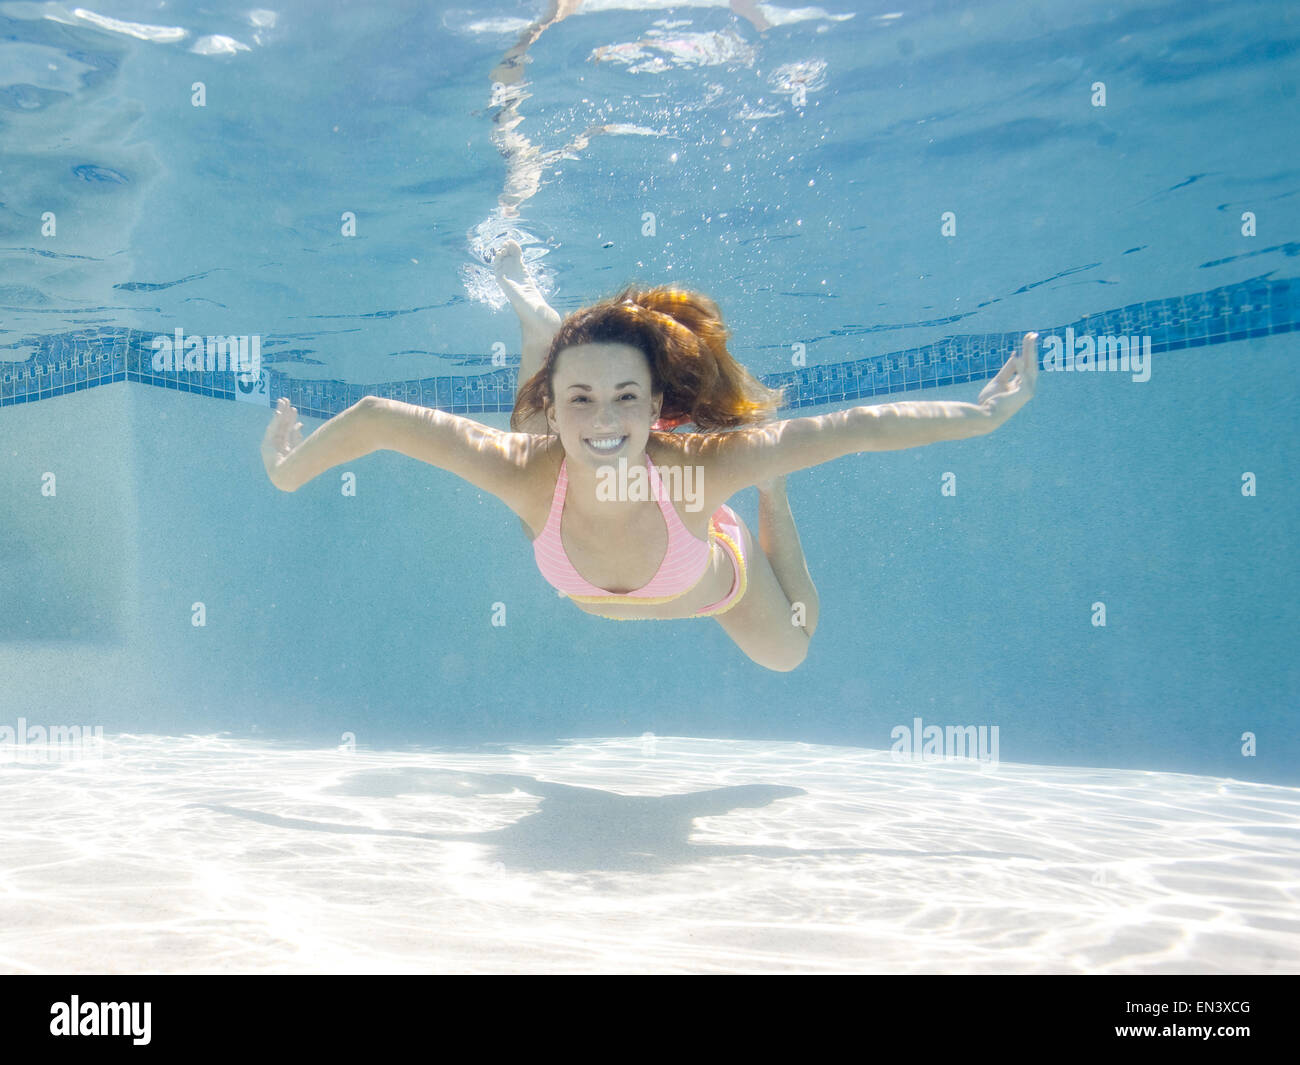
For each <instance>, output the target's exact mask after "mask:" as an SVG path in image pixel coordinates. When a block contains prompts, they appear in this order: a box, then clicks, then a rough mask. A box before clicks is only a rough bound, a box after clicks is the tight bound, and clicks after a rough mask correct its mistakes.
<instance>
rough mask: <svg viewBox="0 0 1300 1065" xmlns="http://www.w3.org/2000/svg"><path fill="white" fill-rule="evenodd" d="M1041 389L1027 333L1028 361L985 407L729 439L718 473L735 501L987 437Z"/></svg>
mask: <svg viewBox="0 0 1300 1065" xmlns="http://www.w3.org/2000/svg"><path fill="white" fill-rule="evenodd" d="M1037 383H1038V334H1037V333H1026V334H1025V338H1024V340H1023V342H1022V343H1021V348H1020V354H1019V355H1018V356H1012V357H1011V358H1010V359H1008V360H1007V361H1006V364H1005V365H1004V366H1003V367H1002V369H1001V370H999V371H998V375H997V376H996V377H994V378H993V380H991V381H990V382H989V383H988V384H987V385H985V386H984V388H983V390H982V391H981V392H980V395H979V402H978V403H951V402H942V401H928V402H927V401H907V402H903V403H884V404H878V405H873V406H866V407H850V408H849V409H848V410H841V411H835V412H834V413H832V414H823V415H820V416H819V417H815V418H791V419H789V420H788V421H780V422H776V423H774V424H773V425H770V426H764V427H762V428H757V429H748V430H744V431H741V432H735V433H725V434H722V436H721V437H719V438H717V444H716V447H715V449H714V455H713V461H712V462H711V463H710V473H711V474H714V475H715V476H718V477H720V478H721V480H722V481H723V483H724V484H725V489H724V490H725V491H726V494H727V495H730V494H732V493H734V492H738V491H740V490H741V489H742V488H745V487H748V486H749V485H752V484H758V483H760V482H762V481H766V480H770V479H771V478H773V477H781V476H783V475H785V474H787V473H793V472H794V471H795V470H802V469H807V468H808V467H809V466H818V465H820V464H821V463H823V462H830V461H832V460H833V459H837V458H840V457H841V456H843V455H851V454H854V453H856V452H859V451H897V450H899V449H901V448H907V447H920V446H921V445H922V444H933V443H936V442H938V441H940V440H965V439H967V438H968V437H972V436H982V435H983V434H984V433H991V432H992V431H993V430H994V429H996V428H997V427H998V426H1000V425H1001V424H1002V423H1003V422H1005V421H1006V420H1007V419H1008V418H1010V417H1011V416H1012V415H1013V414H1015V412H1016V411H1018V410H1019V409H1020V408H1021V407H1023V406H1024V405H1025V404H1026V403H1028V402H1029V400H1030V399H1032V398H1033V395H1034V390H1035V388H1036V387H1037ZM715 483H716V482H715ZM719 487H722V485H720V486H719Z"/></svg>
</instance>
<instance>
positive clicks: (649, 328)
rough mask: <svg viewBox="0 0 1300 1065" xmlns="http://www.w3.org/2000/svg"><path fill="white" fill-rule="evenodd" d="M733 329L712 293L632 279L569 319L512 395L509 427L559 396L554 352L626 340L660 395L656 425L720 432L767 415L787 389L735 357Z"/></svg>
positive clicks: (515, 426)
mask: <svg viewBox="0 0 1300 1065" xmlns="http://www.w3.org/2000/svg"><path fill="white" fill-rule="evenodd" d="M730 336H731V333H730V331H729V330H728V329H727V327H726V326H725V325H724V324H723V322H722V313H721V311H720V310H719V309H718V305H717V304H716V303H714V302H713V300H711V299H709V297H708V296H704V295H701V294H699V293H698V292H691V291H689V290H687V289H682V288H677V287H676V286H673V285H658V286H655V287H654V288H640V287H638V286H636V285H629V286H627V287H626V288H624V289H623V290H622V291H621V292H619V293H618V294H617V295H615V296H612V297H610V298H609V299H605V300H601V301H600V302H599V303H595V304H593V305H591V306H590V307H584V308H583V309H582V310H579V311H575V312H574V313H573V314H571V315H569V316H568V317H567V318H565V319H564V321H563V322H562V323H561V324H560V331H559V332H558V333H556V334H555V339H554V340H552V341H551V347H550V350H549V351H547V353H546V358H545V359H544V360H543V362H542V366H541V369H539V370H538V371H537V372H536V373H535V374H533V376H532V377H530V378H529V379H528V380H527V381H526V382H525V383H524V386H523V387H522V388H521V389H520V390H519V393H518V395H517V396H516V397H515V407H514V411H513V412H512V413H511V415H510V427H511V428H512V429H515V430H516V431H517V430H519V428H520V427H521V426H522V425H523V424H524V422H525V421H526V420H527V419H528V418H530V417H531V416H532V415H533V414H535V413H538V412H540V413H542V414H545V412H546V408H547V407H548V406H550V405H551V404H553V403H554V402H555V391H554V387H553V384H552V382H553V379H554V377H555V362H556V359H557V358H559V355H560V352H561V351H563V350H564V349H565V348H572V347H576V346H577V345H579V344H627V345H629V346H630V347H634V348H636V349H637V350H638V351H640V352H641V353H642V354H644V355H645V357H646V361H647V362H648V363H649V364H650V384H651V390H652V391H653V392H656V393H662V394H663V403H662V405H661V406H660V408H659V420H658V421H657V422H655V424H654V428H655V429H660V430H667V429H672V428H675V427H676V426H678V425H684V424H686V423H689V422H693V423H694V424H695V426H696V428H697V429H699V430H700V431H701V432H716V431H718V430H723V429H736V428H740V427H741V426H746V425H759V424H761V423H763V422H766V421H769V420H771V419H772V418H773V417H774V416H775V414H776V410H777V408H778V407H780V405H781V403H782V400H783V395H782V392H781V390H778V389H771V388H768V387H767V386H766V385H764V384H762V383H761V382H760V381H758V380H757V378H755V377H754V376H753V375H752V374H751V373H750V372H749V371H748V370H746V369H745V367H744V366H742V365H741V364H740V363H739V362H737V361H736V359H735V358H734V357H733V356H732V354H731V352H729V351H728V350H727V340H728V339H729V338H730Z"/></svg>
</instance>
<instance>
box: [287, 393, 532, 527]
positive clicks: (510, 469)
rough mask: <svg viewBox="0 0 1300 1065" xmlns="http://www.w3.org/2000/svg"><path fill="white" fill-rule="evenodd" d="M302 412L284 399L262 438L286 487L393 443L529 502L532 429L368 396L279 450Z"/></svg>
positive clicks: (517, 501)
mask: <svg viewBox="0 0 1300 1065" xmlns="http://www.w3.org/2000/svg"><path fill="white" fill-rule="evenodd" d="M296 417H297V414H296V412H295V411H294V409H293V408H292V407H291V406H289V403H288V400H281V405H280V407H279V408H278V409H277V411H276V417H275V419H274V420H273V421H272V423H271V425H270V427H269V428H268V429H267V438H266V440H265V441H264V442H263V445H262V454H263V458H264V459H266V462H267V473H268V475H269V476H270V478H271V482H272V483H273V484H274V485H275V486H276V487H277V488H279V489H281V490H282V491H285V492H294V491H297V489H298V488H300V487H301V486H302V485H304V484H306V483H307V482H308V481H310V480H311V479H312V478H313V477H316V476H319V475H320V474H322V473H324V472H325V471H326V470H328V469H330V468H331V467H334V466H338V465H340V464H341V463H344V462H350V461H352V460H353V459H358V458H361V457H362V456H364V455H369V454H370V453H371V452H374V451H382V450H389V451H398V452H401V453H402V454H403V455H409V456H410V457H411V458H415V459H419V460H420V461H421V462H427V463H428V464H429V465H431V466H437V467H439V468H440V469H444V470H447V471H448V472H449V473H454V474H456V475H457V476H458V477H461V478H463V479H464V480H466V481H468V482H469V483H470V484H472V485H474V486H475V487H476V488H481V489H482V490H483V491H485V492H490V493H491V494H492V495H494V496H496V497H497V498H498V499H500V500H502V501H503V502H504V503H505V504H506V505H507V506H509V507H510V509H511V510H514V511H515V512H516V513H519V512H520V508H521V507H522V506H524V505H525V504H526V501H527V498H528V497H527V484H528V481H527V469H526V467H527V463H528V457H529V455H530V454H531V452H532V442H533V437H532V436H530V435H529V434H527V433H508V432H502V431H501V430H499V429H493V428H492V427H491V426H488V425H483V424H482V423H481V422H476V421H474V420H473V419H472V418H462V417H460V416H459V415H456V414H448V413H447V412H446V411H441V410H434V409H432V408H429V407H420V406H416V405H415V404H412V403H402V402H401V401H399V400H395V399H383V398H381V397H379V396H365V397H364V398H363V399H361V400H360V401H358V402H357V403H354V404H353V405H352V406H351V407H349V408H348V409H347V410H345V411H343V413H341V414H338V415H336V416H335V417H333V418H331V419H330V420H329V421H327V422H326V423H325V424H324V425H322V426H321V427H320V428H319V429H317V430H316V431H315V432H314V433H312V434H311V436H309V437H307V439H306V440H303V441H302V442H301V443H298V444H296V445H295V446H291V447H288V448H285V447H284V446H283V443H282V444H281V445H280V449H279V454H278V455H276V454H275V451H276V443H275V441H276V439H277V435H278V436H279V437H280V438H281V439H283V436H284V433H285V432H286V430H285V426H286V425H292V422H293V419H294V418H296ZM276 458H278V462H276V461H275V459H276Z"/></svg>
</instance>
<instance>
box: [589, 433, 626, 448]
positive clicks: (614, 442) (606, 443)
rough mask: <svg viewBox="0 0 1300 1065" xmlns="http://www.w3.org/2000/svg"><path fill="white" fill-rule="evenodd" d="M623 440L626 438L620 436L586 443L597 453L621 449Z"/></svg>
mask: <svg viewBox="0 0 1300 1065" xmlns="http://www.w3.org/2000/svg"><path fill="white" fill-rule="evenodd" d="M625 439H627V438H626V437H622V436H608V437H604V438H602V439H600V440H588V441H587V443H588V444H590V445H591V446H592V447H594V448H595V449H596V450H597V451H613V450H615V449H616V448H619V447H621V446H622V445H623V441H624V440H625Z"/></svg>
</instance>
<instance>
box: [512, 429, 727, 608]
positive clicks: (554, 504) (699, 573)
mask: <svg viewBox="0 0 1300 1065" xmlns="http://www.w3.org/2000/svg"><path fill="white" fill-rule="evenodd" d="M645 462H646V472H647V473H648V475H649V477H650V484H651V486H652V487H653V488H654V493H655V499H656V500H657V501H658V503H659V510H660V512H661V513H662V514H663V516H664V523H665V524H666V525H667V526H668V550H667V551H665V552H664V560H663V561H662V562H661V563H660V564H659V572H657V573H656V574H655V575H654V576H653V577H651V578H650V581H649V583H648V584H645V585H642V586H641V587H640V588H636V589H634V590H632V591H630V592H611V591H607V590H606V589H604V588H597V587H596V586H595V585H594V584H592V583H591V582H590V581H588V580H587V579H586V578H585V577H583V576H582V574H580V573H579V572H578V571H577V570H576V569H575V568H574V566H573V563H572V562H570V561H569V556H568V554H567V553H566V552H565V550H564V543H563V541H562V540H561V538H560V520H561V518H562V517H563V515H564V497H565V495H567V494H568V490H569V473H568V464H569V460H568V459H567V458H565V459H564V460H563V461H562V462H561V463H560V475H559V477H557V478H556V479H555V495H554V497H553V498H552V499H551V513H550V515H549V516H548V517H547V519H546V527H545V528H544V529H542V533H541V535H540V536H538V537H537V539H536V540H534V541H533V557H534V558H535V559H536V561H537V568H538V569H539V570H541V572H542V576H543V577H545V578H546V579H547V581H549V582H550V583H551V584H552V585H553V586H554V587H555V588H556V589H557V590H558V591H560V592H563V593H564V594H565V595H567V596H568V597H569V598H570V599H577V600H579V601H581V602H587V603H601V602H619V601H620V600H632V601H634V602H638V603H646V602H658V603H666V602H668V601H670V600H672V599H676V598H677V597H678V596H680V595H683V594H684V593H686V592H688V591H690V589H691V588H693V587H694V586H695V585H696V584H698V583H699V582H700V580H702V579H703V577H704V574H705V571H706V570H707V569H708V564H709V553H710V551H711V550H712V546H713V545H712V543H711V542H709V541H704V540H700V539H698V538H697V537H695V536H692V535H691V533H690V531H689V530H688V529H687V528H686V526H685V525H683V524H682V519H681V518H680V517H679V516H678V514H677V508H676V507H674V506H673V504H672V501H671V500H670V499H669V498H668V493H667V492H666V491H665V490H664V487H663V481H662V479H661V478H660V476H659V471H658V470H657V469H655V466H654V463H653V462H651V461H650V455H649V453H648V452H647V453H646V457H645Z"/></svg>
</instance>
